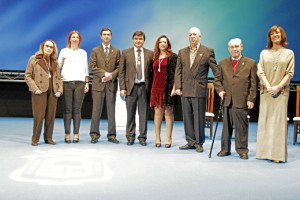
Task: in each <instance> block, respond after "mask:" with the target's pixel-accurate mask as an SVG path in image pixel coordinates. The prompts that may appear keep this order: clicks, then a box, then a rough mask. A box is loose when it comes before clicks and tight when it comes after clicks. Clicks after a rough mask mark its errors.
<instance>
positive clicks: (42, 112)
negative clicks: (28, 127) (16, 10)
mask: <svg viewBox="0 0 300 200" xmlns="http://www.w3.org/2000/svg"><path fill="white" fill-rule="evenodd" d="M56 57H57V47H56V44H55V42H54V41H53V40H46V41H44V42H42V43H41V44H40V48H39V50H38V51H37V52H36V53H35V55H33V56H31V57H30V59H29V61H28V64H27V67H26V71H25V81H26V83H27V85H28V87H29V91H31V93H32V94H31V97H32V114H33V135H32V143H31V144H32V146H37V145H38V142H39V139H40V135H41V131H42V125H43V122H44V119H45V122H44V134H43V135H44V141H45V143H46V144H52V145H55V144H56V143H55V142H54V141H53V140H52V135H53V127H54V120H55V114H56V105H57V99H58V97H60V96H61V94H62V92H63V84H62V80H61V75H60V70H59V67H58V63H57V60H56Z"/></svg>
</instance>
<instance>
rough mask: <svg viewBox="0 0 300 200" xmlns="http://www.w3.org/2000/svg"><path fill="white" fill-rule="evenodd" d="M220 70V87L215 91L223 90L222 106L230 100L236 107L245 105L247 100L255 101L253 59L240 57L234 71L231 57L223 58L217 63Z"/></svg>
mask: <svg viewBox="0 0 300 200" xmlns="http://www.w3.org/2000/svg"><path fill="white" fill-rule="evenodd" d="M219 68H220V71H221V78H220V79H221V82H222V87H221V88H217V89H216V90H217V92H218V93H219V92H221V91H225V92H226V97H225V101H224V106H229V104H230V102H232V104H233V105H234V106H235V107H237V108H245V107H247V101H251V102H252V103H255V99H256V95H257V75H256V72H257V64H256V62H255V60H253V59H251V58H247V57H242V58H241V59H240V61H239V64H238V67H237V70H236V73H235V74H234V72H233V68H232V60H231V57H228V58H225V59H224V60H222V61H221V62H220V63H219Z"/></svg>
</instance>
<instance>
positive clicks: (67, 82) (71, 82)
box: [64, 81, 84, 84]
mask: <svg viewBox="0 0 300 200" xmlns="http://www.w3.org/2000/svg"><path fill="white" fill-rule="evenodd" d="M64 82H66V83H73V84H74V83H84V81H64Z"/></svg>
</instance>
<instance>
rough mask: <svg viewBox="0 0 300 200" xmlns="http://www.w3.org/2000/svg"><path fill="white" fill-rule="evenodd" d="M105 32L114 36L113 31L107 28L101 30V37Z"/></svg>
mask: <svg viewBox="0 0 300 200" xmlns="http://www.w3.org/2000/svg"><path fill="white" fill-rule="evenodd" d="M103 31H109V32H110V34H111V36H112V31H111V30H110V28H107V27H105V28H103V29H101V31H100V35H101V36H102V33H103Z"/></svg>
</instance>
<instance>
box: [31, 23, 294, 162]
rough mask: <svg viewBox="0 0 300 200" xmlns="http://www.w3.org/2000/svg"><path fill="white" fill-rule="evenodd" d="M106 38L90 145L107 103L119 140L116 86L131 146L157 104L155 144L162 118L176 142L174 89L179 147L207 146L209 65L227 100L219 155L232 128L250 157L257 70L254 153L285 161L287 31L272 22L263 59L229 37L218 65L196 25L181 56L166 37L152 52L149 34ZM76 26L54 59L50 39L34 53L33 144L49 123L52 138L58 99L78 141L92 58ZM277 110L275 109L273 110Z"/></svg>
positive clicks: (227, 150)
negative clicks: (123, 40)
mask: <svg viewBox="0 0 300 200" xmlns="http://www.w3.org/2000/svg"><path fill="white" fill-rule="evenodd" d="M100 37H101V40H102V44H101V45H99V46H97V47H95V48H93V49H92V53H91V56H90V60H89V67H90V72H91V73H92V75H93V82H92V98H93V111H92V119H91V126H90V136H91V143H97V142H98V140H99V138H100V130H99V122H100V117H101V113H102V109H103V105H104V101H105V104H106V107H107V111H108V112H107V115H108V132H107V138H108V141H109V142H112V143H115V144H118V143H119V141H118V139H117V133H116V122H115V103H116V94H117V90H118V80H119V87H120V94H121V96H123V97H124V98H125V101H126V109H127V123H126V138H127V145H133V144H134V143H135V140H136V139H138V141H139V143H140V145H142V146H146V145H147V142H146V141H147V121H148V112H149V107H154V125H155V146H156V147H157V148H159V147H161V145H162V140H161V124H162V120H163V117H164V118H165V120H166V141H165V148H170V147H171V145H172V129H173V122H174V116H173V108H174V95H179V96H181V103H182V111H183V121H184V130H185V138H186V141H187V143H186V144H185V145H183V146H180V147H179V149H180V150H188V149H195V150H196V152H203V151H204V149H203V144H204V142H205V110H206V89H207V82H208V71H209V68H210V69H211V70H212V72H213V74H214V77H215V78H214V86H215V89H216V91H217V93H218V94H219V96H220V97H221V99H222V104H223V132H222V139H221V140H222V141H221V151H220V152H219V153H218V156H220V157H223V156H229V155H231V147H230V146H231V138H232V134H233V130H235V150H236V151H237V153H238V154H239V155H240V158H241V159H248V151H249V150H248V121H247V115H248V112H249V109H252V108H253V107H254V103H255V99H256V96H257V85H258V84H257V79H258V78H257V75H258V77H259V78H260V94H261V97H260V113H259V122H258V137H257V154H256V156H257V158H258V159H268V160H272V161H274V162H286V161H287V130H286V127H287V120H286V116H287V102H288V96H289V82H290V79H291V78H292V76H293V73H294V53H293V51H291V50H289V49H286V48H285V47H286V46H287V42H286V33H285V31H284V29H283V28H282V27H280V26H277V25H275V26H273V27H271V28H270V30H269V32H268V36H267V40H268V45H267V49H266V50H263V51H262V53H261V55H260V60H259V63H258V64H256V62H255V60H253V59H251V58H248V57H245V56H244V55H243V54H242V50H243V43H242V40H241V39H239V38H234V39H231V40H230V41H229V42H228V51H229V53H230V56H229V57H228V58H225V59H224V60H222V61H221V62H220V63H219V65H218V64H217V62H216V60H215V54H214V50H213V49H212V48H209V47H206V46H204V45H203V44H201V42H200V41H201V32H200V30H199V28H196V27H192V28H190V29H189V31H188V37H189V43H190V44H189V46H187V47H185V48H183V49H181V50H179V52H178V55H176V54H175V53H174V52H173V51H172V48H171V42H170V40H169V38H168V37H167V36H166V35H161V36H159V37H158V38H157V40H156V42H155V46H154V51H151V50H149V49H146V48H144V46H143V45H144V42H145V39H146V37H145V33H144V32H142V31H136V32H134V34H133V36H132V41H133V47H131V48H128V49H125V50H123V51H122V53H121V52H120V50H119V49H117V48H116V47H114V46H112V45H111V43H110V41H111V39H112V31H111V30H110V29H109V28H103V29H102V30H101V31H100ZM81 41H82V37H81V34H80V33H79V32H78V31H72V32H70V33H69V36H68V41H67V47H66V48H64V49H62V50H61V51H60V53H59V56H58V59H56V57H57V52H58V51H57V47H56V44H55V42H54V41H53V40H46V41H44V42H42V43H41V44H40V48H39V51H38V52H37V53H36V54H35V55H33V56H31V57H30V59H29V62H28V64H27V68H26V72H25V80H26V83H27V84H28V86H29V90H30V91H31V92H32V111H33V117H34V124H33V136H32V143H31V144H32V145H33V146H37V145H38V142H39V138H40V135H41V131H42V125H43V123H44V141H45V143H49V144H52V145H54V144H56V143H55V142H54V141H53V140H52V134H53V126H54V120H55V113H56V104H57V99H58V98H59V97H60V96H61V95H62V99H63V104H64V126H65V142H66V143H71V121H72V119H73V133H74V137H73V143H77V142H79V127H80V120H81V107H82V103H83V99H84V96H85V93H87V92H88V91H89V70H88V59H87V53H86V51H85V50H83V49H81V48H80V44H81ZM136 110H138V115H139V135H136V134H137V133H136V121H135V118H136V117H135V115H136ZM275 113H276V114H275Z"/></svg>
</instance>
